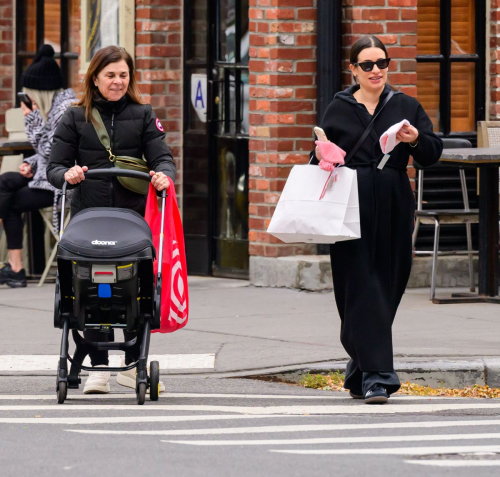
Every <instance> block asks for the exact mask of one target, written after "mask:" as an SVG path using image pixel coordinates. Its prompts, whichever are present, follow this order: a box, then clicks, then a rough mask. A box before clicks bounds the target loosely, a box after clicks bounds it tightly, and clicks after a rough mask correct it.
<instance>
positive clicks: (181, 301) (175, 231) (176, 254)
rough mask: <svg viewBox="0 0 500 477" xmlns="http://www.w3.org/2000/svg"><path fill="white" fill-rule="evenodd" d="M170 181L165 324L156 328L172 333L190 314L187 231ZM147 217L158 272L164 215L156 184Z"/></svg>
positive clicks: (151, 189) (163, 292)
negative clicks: (160, 209) (186, 249)
mask: <svg viewBox="0 0 500 477" xmlns="http://www.w3.org/2000/svg"><path fill="white" fill-rule="evenodd" d="M169 182H170V188H169V189H168V196H167V199H166V201H165V226H164V230H163V234H164V242H163V259H162V262H163V264H162V269H161V275H162V290H161V326H160V329H159V330H155V331H156V332H159V333H172V332H174V331H177V330H178V329H180V328H183V327H184V326H186V323H187V321H188V314H189V293H188V280H187V268H186V252H185V249H184V232H183V230H182V222H181V215H180V213H179V207H178V206H177V197H176V195H175V187H174V183H173V181H172V180H171V179H170V178H169ZM144 219H145V220H146V222H147V223H148V225H149V227H150V228H151V232H152V233H153V245H154V247H155V249H156V254H157V259H156V260H155V261H154V273H155V275H156V273H157V271H158V258H159V257H158V254H159V252H160V247H159V244H160V230H161V228H160V227H161V214H160V211H159V210H158V200H157V195H156V190H155V188H154V187H153V186H152V185H150V186H149V194H148V200H147V202H146V214H145V215H144ZM155 331H154V332H155ZM154 332H153V333H154Z"/></svg>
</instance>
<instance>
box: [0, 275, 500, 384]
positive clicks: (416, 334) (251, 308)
mask: <svg viewBox="0 0 500 477" xmlns="http://www.w3.org/2000/svg"><path fill="white" fill-rule="evenodd" d="M453 291H454V292H456V291H457V289H453ZM440 293H446V290H440ZM190 298H191V313H190V318H189V324H188V326H187V328H185V329H183V330H181V331H178V332H176V333H173V334H170V335H159V334H155V335H154V336H153V337H152V341H151V350H150V353H151V354H205V353H207V354H210V353H211V354H215V367H214V369H208V370H207V369H198V370H195V369H191V370H185V371H183V370H180V371H178V370H176V371H173V370H172V371H170V372H169V373H171V374H193V373H194V374H203V375H207V376H210V375H215V376H228V375H231V376H243V375H247V376H249V375H264V374H283V373H287V378H288V379H292V378H293V376H294V374H293V373H294V372H295V376H296V375H297V372H298V373H299V374H300V373H303V372H306V371H307V370H309V369H311V370H313V371H314V370H320V371H322V372H325V371H328V370H333V369H343V368H344V367H345V361H346V359H347V355H346V353H345V351H344V350H343V348H342V345H341V344H340V340H339V334H340V320H339V317H338V313H337V310H336V306H335V302H334V295H333V293H331V292H330V293H309V292H304V291H297V290H289V289H277V288H255V287H250V286H249V285H248V282H246V281H240V280H227V279H216V278H201V277H190ZM53 300H54V287H53V285H45V286H43V287H42V288H38V287H35V286H29V287H28V288H26V289H9V288H7V287H5V286H1V287H0V322H1V324H2V333H1V335H0V355H54V354H58V352H59V346H60V337H61V331H60V330H57V329H54V328H53V325H52V323H53ZM499 312H500V308H499V307H498V306H497V305H493V304H457V305H433V304H432V303H431V302H430V301H429V300H428V290H427V289H412V290H409V291H408V292H407V293H406V294H405V296H404V297H403V301H402V304H401V306H400V309H399V312H398V316H397V317H396V321H395V325H394V328H393V336H394V352H395V358H396V359H395V361H396V363H395V365H396V369H397V370H398V371H399V372H400V375H401V378H402V379H405V380H406V379H412V380H417V382H420V383H429V384H439V383H444V384H446V385H455V386H458V385H464V384H473V383H475V382H477V383H478V384H485V383H487V384H489V385H490V386H500V313H499ZM120 335H121V333H119V332H118V331H117V338H118V339H121V336H120ZM0 359H1V357H0ZM0 374H6V373H5V372H0ZM7 374H8V373H7ZM35 374H39V373H35ZM42 374H43V373H42ZM45 374H51V373H50V372H45Z"/></svg>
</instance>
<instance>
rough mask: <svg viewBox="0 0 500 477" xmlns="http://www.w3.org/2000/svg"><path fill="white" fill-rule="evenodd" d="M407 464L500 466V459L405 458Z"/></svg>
mask: <svg viewBox="0 0 500 477" xmlns="http://www.w3.org/2000/svg"><path fill="white" fill-rule="evenodd" d="M405 463H406V464H418V465H428V466H433V467H499V466H500V460H469V459H465V460H405Z"/></svg>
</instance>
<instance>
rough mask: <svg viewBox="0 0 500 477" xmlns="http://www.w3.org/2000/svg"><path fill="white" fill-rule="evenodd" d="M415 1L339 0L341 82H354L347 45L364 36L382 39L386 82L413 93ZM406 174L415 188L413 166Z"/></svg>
mask: <svg viewBox="0 0 500 477" xmlns="http://www.w3.org/2000/svg"><path fill="white" fill-rule="evenodd" d="M417 3H418V0H343V5H344V18H343V42H342V45H343V58H344V61H343V65H342V69H343V71H344V74H343V81H342V82H343V83H344V85H345V87H347V86H349V85H351V84H354V82H353V79H352V74H351V72H350V70H349V51H350V48H351V45H352V44H353V43H354V42H355V41H356V40H357V39H358V38H361V37H362V36H364V35H375V36H377V37H378V38H380V40H382V41H383V42H384V44H385V46H386V48H387V53H388V54H389V57H390V58H391V59H392V61H391V64H390V65H389V76H388V81H389V83H390V84H391V85H392V86H394V87H395V88H397V89H398V90H400V91H402V92H403V93H406V94H408V95H410V96H415V97H416V96H417V86H416V85H417V61H416V56H417ZM408 175H409V177H410V180H411V184H412V188H413V189H415V169H414V168H413V167H412V166H410V167H409V168H408Z"/></svg>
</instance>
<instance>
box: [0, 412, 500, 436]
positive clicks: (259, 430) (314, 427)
mask: <svg viewBox="0 0 500 477" xmlns="http://www.w3.org/2000/svg"><path fill="white" fill-rule="evenodd" d="M231 417H232V416H231ZM274 417H278V416H273V418H274ZM288 417H290V416H288ZM301 417H307V416H301ZM63 419H64V418H63ZM1 422H2V421H1V420H0V423H1ZM56 424H57V423H56ZM499 425H500V420H492V421H430V422H389V423H381V424H311V425H302V424H299V425H293V426H290V425H285V426H262V427H236V428H235V427H225V428H216V429H174V430H159V431H125V430H120V431H112V430H101V429H99V430H97V429H95V430H94V429H67V431H68V432H78V433H81V434H130V435H139V436H203V435H223V434H272V433H277V432H318V431H348V430H359V429H423V428H424V429H425V428H432V429H434V428H438V427H466V426H470V427H478V426H499Z"/></svg>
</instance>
